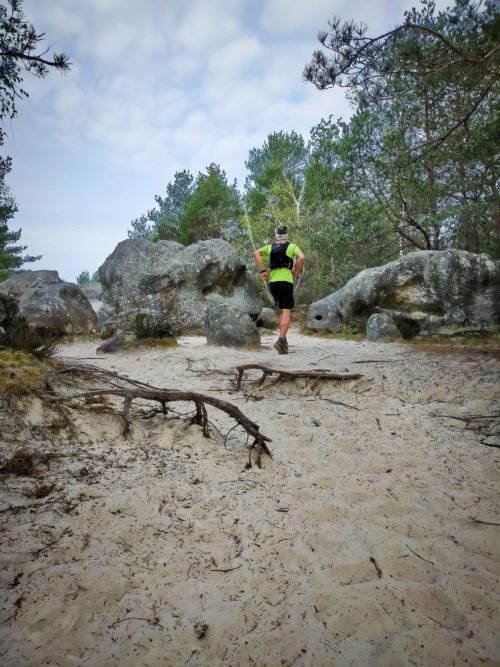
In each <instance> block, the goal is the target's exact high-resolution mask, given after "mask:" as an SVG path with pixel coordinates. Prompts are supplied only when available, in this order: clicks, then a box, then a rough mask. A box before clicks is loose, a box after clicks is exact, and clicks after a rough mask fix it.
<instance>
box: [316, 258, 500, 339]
mask: <svg viewBox="0 0 500 667" xmlns="http://www.w3.org/2000/svg"><path fill="white" fill-rule="evenodd" d="M499 287H500V263H499V262H495V261H493V260H491V259H489V258H488V257H487V256H486V255H476V254H473V253H469V252H465V251H463V250H444V251H432V250H429V251H427V250H425V251H419V252H414V253H410V254H408V255H404V256H403V257H401V259H399V260H397V261H395V262H390V263H389V264H385V265H384V266H378V267H375V268H372V269H365V270H364V271H361V273H358V275H357V276H355V277H354V278H352V279H351V280H350V281H349V282H348V283H347V284H346V285H345V286H344V287H343V288H342V289H340V290H338V291H337V292H335V293H334V294H331V295H330V296H327V297H325V298H324V299H321V300H320V301H316V302H315V303H313V304H312V305H311V307H310V308H309V313H308V316H307V326H308V327H310V328H311V329H326V330H328V331H332V332H336V331H339V330H341V329H343V328H344V327H355V328H357V329H359V330H362V331H364V330H365V329H366V323H367V320H368V318H369V317H370V316H371V315H372V314H373V313H385V314H386V315H388V316H390V318H391V319H392V320H393V321H394V323H395V324H396V325H397V327H398V330H399V332H400V333H401V335H402V336H403V337H405V338H411V337H413V336H415V335H417V334H419V333H421V334H424V333H425V334H438V333H444V332H447V333H448V332H453V330H458V329H468V330H470V329H472V330H481V329H485V328H498V325H499V324H500V290H499ZM391 335H392V334H391Z"/></svg>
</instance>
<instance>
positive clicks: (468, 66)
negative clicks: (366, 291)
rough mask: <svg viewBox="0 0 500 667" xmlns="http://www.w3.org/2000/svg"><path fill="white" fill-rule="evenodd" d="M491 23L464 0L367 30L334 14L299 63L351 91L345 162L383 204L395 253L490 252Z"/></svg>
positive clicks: (494, 136) (494, 68) (494, 58)
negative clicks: (307, 58)
mask: <svg viewBox="0 0 500 667" xmlns="http://www.w3.org/2000/svg"><path fill="white" fill-rule="evenodd" d="M497 22H498V17H497V16H495V12H494V9H493V5H492V4H488V3H486V6H485V7H480V5H478V4H474V3H473V2H471V1H470V0H460V1H459V2H457V3H456V5H455V7H453V8H451V9H447V10H445V11H444V12H440V13H438V14H436V13H435V6H434V3H433V2H432V1H431V0H424V1H423V2H422V6H421V9H420V10H416V9H412V10H411V11H410V12H407V13H406V14H405V21H404V23H403V24H402V25H400V26H396V28H395V29H394V30H392V31H390V32H389V33H387V34H385V35H382V36H380V37H375V38H369V37H367V35H366V30H367V29H366V27H364V26H357V25H355V24H353V23H341V21H340V19H334V21H332V22H331V23H330V31H329V32H328V33H323V34H322V35H321V37H320V41H321V43H322V45H323V47H324V48H323V50H321V51H317V52H316V53H315V54H314V55H313V59H312V61H311V63H310V64H309V65H308V66H307V67H306V69H305V72H304V76H305V78H306V79H307V80H309V81H311V82H313V83H314V84H315V85H316V86H317V87H318V88H328V87H332V86H343V87H346V88H348V89H349V94H350V98H351V100H352V102H353V104H354V106H355V109H356V111H355V114H354V116H353V118H352V119H351V121H350V123H349V124H343V125H342V126H341V131H342V138H343V143H344V149H345V150H343V153H342V155H341V164H342V169H343V170H344V174H345V176H346V177H347V178H348V179H349V182H350V184H351V186H354V187H355V188H356V191H357V192H358V194H361V195H362V196H363V198H368V199H369V200H374V201H375V202H377V203H378V204H379V206H380V211H381V215H382V216H383V217H384V218H385V220H386V221H387V222H388V223H389V225H390V226H391V227H392V228H393V230H395V231H396V232H397V234H398V237H399V245H400V249H401V251H403V252H405V251H407V250H414V249H434V250H440V249H444V248H447V247H457V248H463V249H465V250H469V251H472V252H489V253H490V254H491V255H493V256H498V251H499V248H498V234H497V228H498V203H497V202H498V192H497V187H498V182H497V176H496V174H498V155H499V153H500V151H499V136H500V133H499V131H498V129H499V124H498V117H499V111H500V108H499V106H500V105H499V101H498V100H499V95H498V92H499V83H498V65H499V49H498V45H497V44H495V43H494V40H495V39H496V37H495V34H496V32H495V30H496V28H495V26H496V25H497ZM330 149H331V147H330V148H328V147H327V152H328V150H330Z"/></svg>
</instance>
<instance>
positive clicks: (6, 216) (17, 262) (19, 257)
mask: <svg viewBox="0 0 500 667" xmlns="http://www.w3.org/2000/svg"><path fill="white" fill-rule="evenodd" d="M9 171H10V158H7V159H5V160H4V159H2V158H0V280H5V278H7V276H8V275H9V272H10V271H12V270H13V269H18V268H19V267H20V266H22V264H24V263H26V262H36V261H37V260H39V259H40V257H41V255H39V256H37V257H34V256H32V255H25V254H23V253H24V251H25V250H26V246H23V245H18V241H19V240H20V238H21V230H20V229H18V230H17V231H12V230H10V229H9V226H8V222H9V221H10V220H11V219H12V218H13V217H14V214H15V213H16V211H17V205H16V202H15V201H14V198H13V197H12V195H11V194H10V190H9V188H8V186H7V184H6V183H5V176H6V174H7V173H8V172H9Z"/></svg>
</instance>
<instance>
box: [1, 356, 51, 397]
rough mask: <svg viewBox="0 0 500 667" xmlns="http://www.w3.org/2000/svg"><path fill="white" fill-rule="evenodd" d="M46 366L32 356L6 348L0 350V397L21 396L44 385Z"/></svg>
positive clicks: (47, 372)
mask: <svg viewBox="0 0 500 667" xmlns="http://www.w3.org/2000/svg"><path fill="white" fill-rule="evenodd" d="M48 377H49V370H48V368H47V366H46V365H44V364H43V362H41V361H40V360H39V359H37V358H36V357H34V356H33V355H32V354H29V353H27V352H21V351H19V350H12V349H10V348H6V349H4V350H0V395H1V396H22V395H23V394H28V393H29V392H31V391H33V390H34V389H36V388H38V387H41V386H42V385H44V384H45V383H46V382H47V380H48Z"/></svg>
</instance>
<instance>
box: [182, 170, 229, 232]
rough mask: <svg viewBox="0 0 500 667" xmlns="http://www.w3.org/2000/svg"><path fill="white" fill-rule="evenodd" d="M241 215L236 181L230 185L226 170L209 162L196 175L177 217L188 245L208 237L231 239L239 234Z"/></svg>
mask: <svg viewBox="0 0 500 667" xmlns="http://www.w3.org/2000/svg"><path fill="white" fill-rule="evenodd" d="M240 215H241V203H240V195H239V193H238V189H237V187H236V183H233V185H229V184H228V182H227V177H226V172H225V171H224V170H223V169H221V168H220V166H219V165H217V164H214V163H212V164H210V165H209V166H208V167H207V170H206V173H205V174H203V173H200V174H198V177H197V179H196V181H195V184H194V188H193V192H192V193H191V195H190V196H189V198H188V199H187V201H186V205H185V207H184V210H183V212H182V215H181V216H180V228H181V239H182V242H183V243H186V244H189V243H194V242H195V241H202V240H204V239H210V238H225V239H226V240H230V239H232V238H234V237H235V236H238V234H239V233H240V226H239V217H240Z"/></svg>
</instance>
